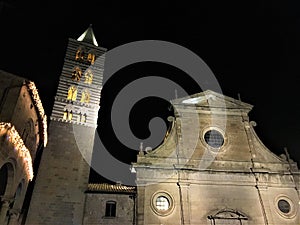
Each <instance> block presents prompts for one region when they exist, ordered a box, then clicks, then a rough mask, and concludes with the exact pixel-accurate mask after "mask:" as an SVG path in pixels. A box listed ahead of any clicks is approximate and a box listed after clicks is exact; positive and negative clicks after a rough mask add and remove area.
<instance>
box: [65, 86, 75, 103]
mask: <svg viewBox="0 0 300 225" xmlns="http://www.w3.org/2000/svg"><path fill="white" fill-rule="evenodd" d="M76 98H77V88H76V87H75V86H73V85H72V86H71V87H69V90H68V97H67V99H68V100H72V101H76Z"/></svg>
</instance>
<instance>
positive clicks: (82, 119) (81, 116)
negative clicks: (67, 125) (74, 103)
mask: <svg viewBox="0 0 300 225" xmlns="http://www.w3.org/2000/svg"><path fill="white" fill-rule="evenodd" d="M78 122H80V123H86V114H85V113H79V117H78Z"/></svg>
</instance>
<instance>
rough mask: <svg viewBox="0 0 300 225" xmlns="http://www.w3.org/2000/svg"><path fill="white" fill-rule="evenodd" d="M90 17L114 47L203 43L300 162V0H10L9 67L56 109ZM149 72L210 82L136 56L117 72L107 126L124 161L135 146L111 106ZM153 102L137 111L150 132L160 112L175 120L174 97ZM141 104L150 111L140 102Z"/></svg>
mask: <svg viewBox="0 0 300 225" xmlns="http://www.w3.org/2000/svg"><path fill="white" fill-rule="evenodd" d="M83 2H84V3H83ZM129 2H131V3H129ZM196 2H197V4H196ZM208 2H209V3H208ZM96 3H97V5H95V4H96ZM90 24H92V26H93V30H94V33H95V36H96V38H97V41H98V43H99V45H100V46H102V47H105V48H107V49H108V50H110V49H112V48H114V47H117V46H119V45H121V44H126V43H128V42H132V41H139V40H150V39H151V40H164V41H169V42H173V43H176V44H179V45H181V46H183V47H185V48H188V49H190V50H191V51H193V52H195V53H196V54H197V55H198V56H199V57H201V58H202V59H203V60H204V61H205V63H206V64H207V65H208V66H209V67H210V69H211V70H212V71H213V73H214V74H215V76H216V78H217V80H218V82H219V84H220V86H221V88H222V91H223V94H225V95H227V96H229V97H233V98H238V94H240V96H241V99H242V101H244V102H246V103H249V104H252V105H254V108H253V110H252V111H251V112H250V114H249V116H250V120H254V121H256V123H257V126H256V127H255V130H256V132H257V134H258V136H259V137H260V139H261V140H262V142H263V143H264V144H265V145H266V146H267V147H268V148H269V149H270V150H271V151H273V152H274V153H276V154H277V155H279V154H283V153H284V150H283V148H284V147H287V148H288V151H289V153H290V156H291V158H292V159H294V160H295V161H297V162H298V165H299V164H300V149H299V147H300V119H299V115H300V101H299V97H300V95H299V84H300V63H299V62H300V54H299V53H300V3H299V2H297V1H277V0H275V1H271V0H269V1H267V0H265V1H263V0H260V1H258V0H257V1H205V3H204V1H195V2H188V1H151V2H150V1H149V2H148V3H144V2H139V3H134V2H132V1H121V0H120V1H115V0H112V1H95V2H92V1H82V3H81V4H79V3H75V2H73V1H58V2H56V1H45V2H44V1H20V2H19V1H16V0H12V1H9V0H5V1H2V0H0V28H1V30H0V31H1V35H0V43H1V51H0V69H2V70H5V71H7V72H11V73H14V74H17V75H20V76H23V77H26V78H28V79H30V80H33V81H34V82H35V83H36V85H37V87H38V89H39V93H40V96H41V99H42V102H43V105H44V108H45V110H46V113H47V115H48V116H50V114H51V109H52V106H53V102H54V96H55V93H56V87H57V84H58V78H59V76H60V73H61V69H62V66H63V59H64V55H65V51H66V45H67V40H68V38H69V37H71V38H74V39H77V38H78V37H79V36H80V35H81V34H82V33H83V32H84V31H85V30H86V29H87V27H88V26H89V25H90ZM143 74H144V75H145V76H147V75H157V76H165V77H168V76H169V75H170V74H176V75H177V78H176V79H175V80H176V82H178V83H179V85H181V86H183V87H185V88H186V91H187V92H188V93H189V94H194V93H196V92H200V91H202V90H201V89H199V87H197V86H196V85H195V84H193V83H192V82H189V81H188V79H186V75H185V74H184V73H183V72H182V71H179V70H177V69H176V68H173V67H171V66H169V65H164V64H160V63H141V64H136V65H131V66H128V67H126V68H124V69H122V70H121V71H119V72H118V73H117V74H115V76H114V77H113V79H112V81H111V82H108V83H107V85H106V86H104V88H103V92H102V100H101V101H102V102H101V110H100V112H99V124H101V126H100V125H99V132H100V133H101V128H103V127H105V129H103V130H105V132H104V133H102V134H101V137H102V138H103V142H104V143H106V145H107V146H109V148H111V149H112V154H114V155H115V156H116V157H117V158H118V159H120V160H123V161H128V160H131V159H132V155H134V154H135V151H132V150H130V149H127V148H126V147H124V146H122V144H120V143H118V141H117V140H116V139H115V138H114V137H113V134H112V133H110V132H109V131H107V130H109V129H108V128H109V126H110V125H109V123H108V121H109V111H110V108H109V107H110V106H111V103H112V102H113V99H114V97H115V95H116V94H117V93H118V91H119V90H121V89H122V87H124V86H125V85H126V84H127V83H129V82H130V81H132V80H134V79H136V78H138V77H139V76H141V75H143ZM120 77H121V78H120ZM150 102H151V104H149V102H147V103H145V102H143V101H141V102H140V104H139V107H140V108H142V109H143V110H144V112H145V111H147V113H148V114H147V115H146V116H144V117H139V116H132V118H135V123H134V121H133V120H132V121H131V123H132V129H133V130H134V131H133V132H134V133H135V134H136V135H139V137H140V138H145V137H147V134H148V133H147V132H148V131H147V129H146V128H147V120H149V119H150V117H151V115H155V116H162V117H163V119H166V117H167V115H168V114H169V113H170V112H169V111H168V104H167V103H166V102H163V101H156V100H155V101H154V100H153V99H152V100H151V99H150ZM156 104H157V105H156ZM150 106H151V107H150ZM155 106H156V108H155ZM134 111H135V113H136V115H141V113H140V111H141V110H140V111H139V109H138V106H137V109H134V110H133V113H134ZM136 124H139V125H138V126H137V125H136ZM137 149H138V146H137ZM124 153H125V155H126V156H124ZM133 158H134V157H133Z"/></svg>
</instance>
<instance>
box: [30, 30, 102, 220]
mask: <svg viewBox="0 0 300 225" xmlns="http://www.w3.org/2000/svg"><path fill="white" fill-rule="evenodd" d="M105 51H106V49H105V48H102V47H99V46H98V43H97V41H96V39H95V36H94V32H93V29H92V27H91V26H89V27H88V29H87V30H86V31H85V32H84V33H83V34H82V35H81V36H80V37H79V38H78V39H77V40H76V39H72V38H69V40H68V45H67V49H66V55H65V59H64V65H63V68H62V72H61V75H60V78H59V83H58V88H57V92H56V96H55V101H54V106H53V110H52V114H51V117H50V125H49V130H48V132H49V144H48V146H47V148H45V149H44V151H43V155H42V157H41V161H40V166H39V169H38V173H37V174H36V181H35V185H34V189H33V193H32V198H31V202H30V206H29V211H28V214H27V218H26V224H28V225H33V224H39V225H42V224H51V225H53V224H62V225H67V224H68V225H71V224H82V219H83V211H84V202H85V196H84V192H85V191H86V190H87V187H88V178H89V171H90V166H89V163H90V160H91V155H92V151H93V144H94V136H95V132H96V127H97V119H98V111H99V107H100V94H101V88H102V78H103V69H104V55H105Z"/></svg>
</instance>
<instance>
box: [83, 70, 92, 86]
mask: <svg viewBox="0 0 300 225" xmlns="http://www.w3.org/2000/svg"><path fill="white" fill-rule="evenodd" d="M84 78H85V80H84V83H86V84H91V83H92V82H93V72H92V71H91V70H90V69H88V70H87V71H86V72H85V74H84Z"/></svg>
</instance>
